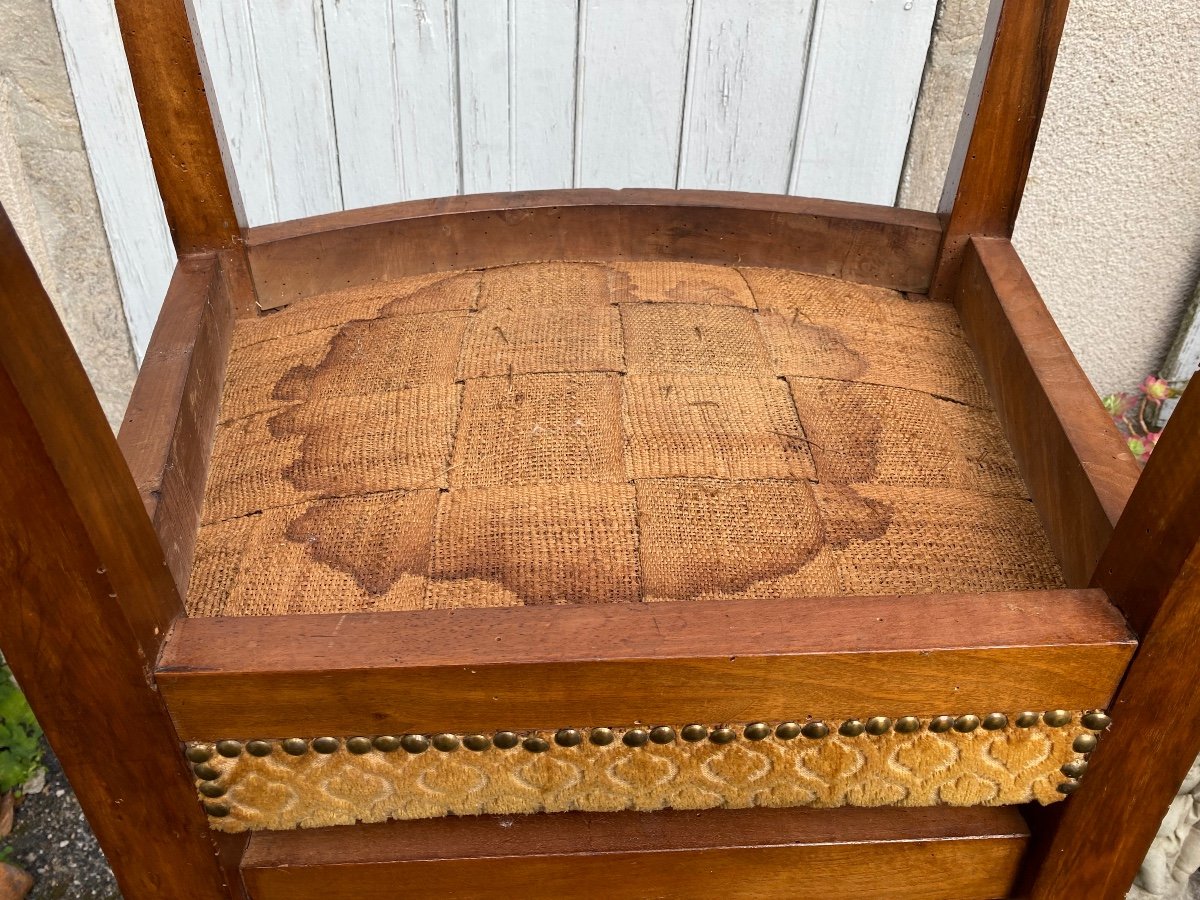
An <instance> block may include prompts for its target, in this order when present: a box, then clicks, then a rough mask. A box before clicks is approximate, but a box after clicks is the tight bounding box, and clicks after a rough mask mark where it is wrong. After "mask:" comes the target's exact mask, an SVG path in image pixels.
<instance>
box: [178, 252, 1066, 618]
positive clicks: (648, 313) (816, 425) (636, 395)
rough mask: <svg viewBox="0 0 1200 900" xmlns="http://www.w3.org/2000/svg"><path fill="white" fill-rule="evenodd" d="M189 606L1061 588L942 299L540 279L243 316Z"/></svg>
mask: <svg viewBox="0 0 1200 900" xmlns="http://www.w3.org/2000/svg"><path fill="white" fill-rule="evenodd" d="M233 348H234V349H233V352H232V357H231V360H230V365H229V369H228V376H227V382H226V385H225V392H224V399H223V404H222V409H221V416H220V425H219V426H218V433H217V440H216V444H215V447H214V450H213V458H212V464H211V470H210V474H209V480H208V485H207V494H206V499H205V505H204V510H203V526H202V528H201V531H200V535H199V539H198V543H197V549H196V555H195V564H194V569H193V574H192V582H191V588H190V592H189V599H188V606H189V611H190V612H191V613H192V614H193V615H248V614H267V613H285V612H335V611H337V612H346V611H355V610H374V609H420V608H437V607H463V606H497V605H518V604H564V603H612V602H637V601H679V600H692V599H729V600H733V599H741V598H756V597H764V598H766V597H787V596H803V595H824V594H886V593H897V592H904V593H917V592H920V593H923V592H941V591H967V590H969V591H993V590H1023V589H1036V588H1052V587H1058V586H1061V584H1062V576H1061V573H1060V571H1059V569H1058V566H1057V564H1056V563H1055V561H1054V558H1053V555H1052V554H1051V552H1050V550H1049V547H1048V543H1047V539H1046V536H1045V534H1044V533H1043V531H1042V527H1041V524H1040V521H1039V519H1038V516H1037V512H1036V510H1035V509H1034V507H1033V504H1032V503H1031V502H1030V501H1029V499H1028V492H1027V490H1026V487H1025V485H1024V484H1023V482H1022V480H1021V477H1020V474H1019V472H1018V471H1017V468H1016V464H1015V462H1014V460H1013V457H1012V452H1011V450H1010V448H1009V447H1008V445H1007V443H1006V442H1005V439H1004V437H1003V434H1002V432H1001V429H1000V426H999V423H998V422H997V420H996V416H995V413H994V411H993V409H992V407H991V404H990V401H989V398H988V395H987V392H986V390H985V389H984V386H983V383H982V380H981V378H980V375H979V372H978V370H977V368H976V366H975V363H974V360H973V357H972V355H971V352H970V350H969V348H968V347H967V345H966V343H965V341H964V340H963V337H962V334H961V329H960V328H959V324H958V319H957V316H956V314H955V312H954V309H953V307H951V306H950V305H948V304H944V303H938V302H934V301H927V300H913V299H909V298H906V297H904V296H902V295H900V294H897V293H895V292H892V291H887V290H884V289H881V288H874V287H867V286H863V285H857V284H852V283H849V282H843V281H838V280H835V279H829V278H821V277H816V276H810V275H803V274H799V273H795V272H789V271H784V270H776V269H762V268H756V269H736V268H732V267H721V266H702V265H693V264H688V263H636V262H619V263H611V264H605V263H598V262H579V263H531V264H525V265H517V266H507V267H499V268H494V269H489V270H485V271H473V272H458V273H442V274H438V275H421V276H415V277H413V278H408V279H401V280H398V281H393V282H388V283H382V284H372V285H368V286H365V287H359V288H353V289H349V290H346V291H340V292H339V291H335V292H332V293H329V294H325V295H322V296H319V297H313V298H309V299H306V300H304V301H301V302H299V303H297V304H295V305H294V306H292V307H289V308H287V309H284V310H282V311H279V312H276V313H273V314H271V315H269V316H263V317H260V318H258V319H252V320H246V321H243V322H241V323H239V324H238V326H237V328H236V331H235V335H234V339H233Z"/></svg>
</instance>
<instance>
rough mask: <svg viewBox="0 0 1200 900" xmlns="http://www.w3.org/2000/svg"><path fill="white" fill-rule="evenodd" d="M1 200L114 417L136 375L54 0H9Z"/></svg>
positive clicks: (0, 37) (2, 31)
mask: <svg viewBox="0 0 1200 900" xmlns="http://www.w3.org/2000/svg"><path fill="white" fill-rule="evenodd" d="M3 7H4V23H3V25H2V26H0V204H3V206H4V208H5V209H6V210H7V211H8V214H9V216H10V217H11V218H12V220H13V224H14V225H15V226H16V228H17V231H18V233H19V234H20V235H21V240H22V242H23V243H24V244H25V246H26V249H27V250H28V251H29V254H30V256H31V257H32V258H33V262H34V265H35V266H36V267H37V270H38V274H39V275H40V276H41V278H42V282H43V283H44V284H45V285H46V289H47V291H48V292H49V294H50V297H51V298H52V299H53V301H54V305H55V308H56V309H57V310H58V314H59V315H60V316H61V317H62V319H63V323H64V324H65V325H66V328H67V332H68V333H69V334H70V336H71V340H72V341H73V342H74V344H75V349H76V351H77V352H78V353H79V355H80V357H81V358H82V359H83V364H84V367H85V368H86V369H87V373H88V376H89V377H90V378H91V380H92V385H93V386H94V387H95V389H96V393H97V394H98V395H99V397H100V402H101V404H102V405H103V407H104V411H105V413H106V415H107V416H108V419H109V421H110V422H111V423H112V424H113V425H114V427H115V426H116V424H117V423H119V422H120V419H121V416H122V415H123V413H124V410H125V404H126V402H127V401H128V399H129V392H130V390H131V389H132V388H133V379H134V377H135V375H136V369H135V366H134V358H133V350H132V349H131V346H130V343H129V330H128V328H127V326H126V324H125V317H124V314H123V313H122V311H121V299H120V294H119V292H118V289H117V282H116V276H115V275H114V273H113V268H112V262H111V261H110V258H109V252H108V243H107V241H106V239H105V237H104V228H103V225H102V223H101V220H100V209H99V206H98V204H97V202H96V191H95V188H94V186H93V184H92V176H91V170H90V169H89V168H88V161H87V157H86V155H85V153H84V149H83V138H82V136H81V134H80V131H79V120H78V118H77V116H76V113H75V103H74V99H73V97H72V95H71V88H70V85H69V84H68V82H67V72H66V66H65V63H64V62H63V54H62V46H61V44H60V43H59V38H58V31H57V29H56V27H55V22H54V15H53V12H52V10H51V7H50V0H3Z"/></svg>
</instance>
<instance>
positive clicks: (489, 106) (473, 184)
mask: <svg viewBox="0 0 1200 900" xmlns="http://www.w3.org/2000/svg"><path fill="white" fill-rule="evenodd" d="M510 6H511V5H510V4H508V3H501V2H491V3H472V2H470V0H466V2H460V3H459V4H458V71H459V108H458V114H459V116H460V120H461V121H460V128H461V132H460V133H461V135H462V189H463V192H464V193H467V194H482V193H489V192H491V191H507V190H510V189H511V187H512V162H513V152H514V149H515V148H514V147H513V146H512V145H513V141H512V140H510V135H511V129H510V121H511V119H510V113H511V105H512V88H513V79H512V64H513V59H512V55H511V53H510V52H509V51H510V47H511V38H512V23H511V22H510V21H509V13H510Z"/></svg>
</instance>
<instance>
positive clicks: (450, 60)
mask: <svg viewBox="0 0 1200 900" xmlns="http://www.w3.org/2000/svg"><path fill="white" fill-rule="evenodd" d="M456 5H457V4H456V2H455V0H395V2H394V3H393V7H392V9H393V13H392V15H393V22H394V28H395V30H394V32H393V37H394V41H395V51H394V52H395V58H396V85H397V94H398V108H397V116H398V121H399V127H400V166H401V170H402V172H403V174H404V199H406V200H412V199H419V198H422V197H444V196H447V195H449V194H457V193H460V192H461V174H460V173H461V162H460V158H459V132H458V66H457V52H456V47H457V42H458V35H457V32H458V25H457V22H456V17H455V7H456Z"/></svg>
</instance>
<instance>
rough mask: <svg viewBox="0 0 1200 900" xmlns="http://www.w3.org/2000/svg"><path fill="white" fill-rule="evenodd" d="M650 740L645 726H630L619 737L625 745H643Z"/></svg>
mask: <svg viewBox="0 0 1200 900" xmlns="http://www.w3.org/2000/svg"><path fill="white" fill-rule="evenodd" d="M649 740H650V733H649V732H648V731H646V729H645V728H630V729H629V730H628V731H627V732H625V736H624V737H622V738H621V743H623V744H624V745H625V746H626V747H644V746H645V745H646V742H647V741H649Z"/></svg>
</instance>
